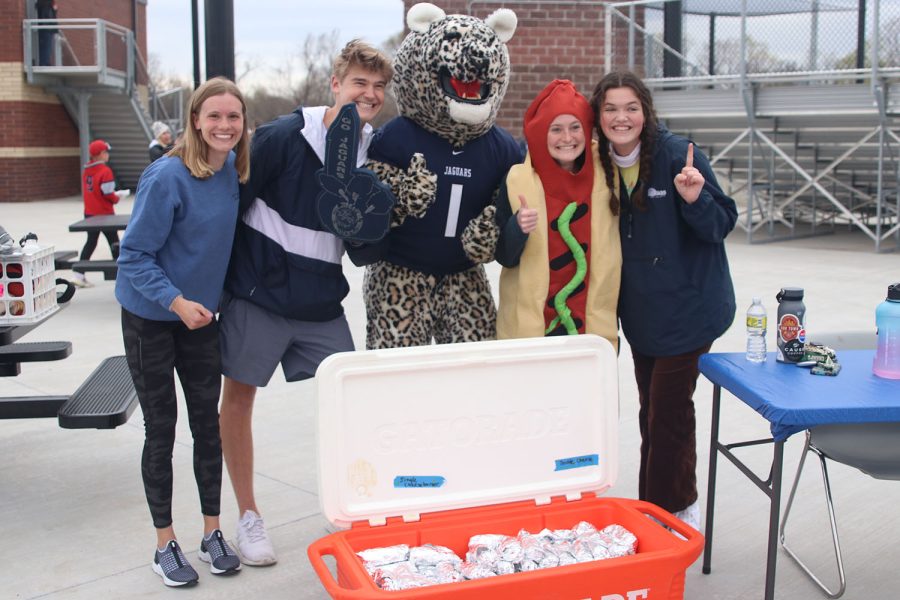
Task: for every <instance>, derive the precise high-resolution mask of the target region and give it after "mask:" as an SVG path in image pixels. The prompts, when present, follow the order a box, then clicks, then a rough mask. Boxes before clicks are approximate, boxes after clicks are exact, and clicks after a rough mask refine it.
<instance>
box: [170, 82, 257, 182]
mask: <svg viewBox="0 0 900 600" xmlns="http://www.w3.org/2000/svg"><path fill="white" fill-rule="evenodd" d="M223 94H231V95H232V96H234V97H235V98H237V99H238V100H240V102H241V114H242V115H243V117H244V125H243V131H242V132H241V139H240V140H238V143H237V145H236V146H235V147H234V153H235V156H236V157H235V161H234V168H235V169H236V170H237V172H238V179H239V180H240V182H241V183H246V182H247V179H249V178H250V134H249V133H248V131H247V104H246V103H245V102H244V96H243V95H242V94H241V91H240V90H239V89H238V87H237V86H236V85H235V84H234V82H233V81H230V80H228V79H225V78H224V77H213V78H212V79H210V80H208V81H206V82H204V83H203V84H201V85H200V87H198V88H197V89H196V90H194V93H193V94H191V98H190V100H188V110H187V112H186V114H185V116H184V133H183V134H182V135H181V137H180V138H179V139H178V142H177V143H176V144H175V147H174V148H173V149H172V150H171V151H170V152H169V154H168V155H169V156H177V157H179V158H180V159H181V160H182V161H183V162H184V166H186V167H187V168H188V170H189V171H190V172H191V175H193V176H194V177H196V178H197V179H206V178H208V177H212V176H213V175H214V174H215V171H214V170H213V168H212V167H211V166H209V163H208V162H206V158H207V155H208V152H209V145H208V144H207V143H206V141H205V140H204V139H203V136H202V135H201V134H200V132H199V131H198V130H197V128H196V127H195V126H194V117H195V116H199V115H200V107H202V106H203V103H204V102H206V101H207V100H208V99H209V98H212V97H213V96H221V95H223Z"/></svg>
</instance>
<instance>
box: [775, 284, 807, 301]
mask: <svg viewBox="0 0 900 600" xmlns="http://www.w3.org/2000/svg"><path fill="white" fill-rule="evenodd" d="M775 299H776V300H778V301H779V302H781V301H782V300H803V288H798V287H785V288H781V291H780V292H778V295H777V296H775Z"/></svg>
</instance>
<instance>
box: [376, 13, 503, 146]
mask: <svg viewBox="0 0 900 600" xmlns="http://www.w3.org/2000/svg"><path fill="white" fill-rule="evenodd" d="M406 24H407V25H408V26H409V29H410V33H409V35H407V36H406V39H404V40H403V44H401V45H400V48H399V50H397V56H396V57H395V58H394V69H395V75H394V81H393V90H394V96H395V97H396V98H397V106H398V108H399V110H400V114H401V115H403V116H405V117H408V118H410V119H412V120H413V121H415V122H416V123H417V124H419V125H420V126H422V127H424V128H425V129H427V130H428V131H431V132H432V133H434V134H436V135H438V136H440V137H442V138H444V139H446V140H448V141H450V143H452V144H453V145H454V146H462V145H463V144H465V143H466V142H467V141H469V140H471V139H474V138H477V137H478V136H480V135H482V134H483V133H485V132H486V131H487V130H489V129H490V128H491V127H493V125H494V121H495V120H496V119H497V111H498V110H499V109H500V102H501V101H502V100H503V96H504V95H505V94H506V87H507V85H508V84H509V53H508V52H507V50H506V42H508V41H509V40H510V39H511V38H512V36H513V34H514V33H515V31H516V24H517V21H516V14H515V13H514V12H513V11H511V10H509V9H506V8H501V9H499V10H497V11H496V12H494V13H493V14H491V15H490V16H489V17H488V18H487V19H485V20H484V21H482V20H481V19H476V18H475V17H470V16H466V15H447V14H445V13H444V11H443V10H441V9H440V8H438V7H437V6H435V5H433V4H428V3H421V4H416V5H415V6H413V7H412V8H410V9H409V13H408V14H407V15H406Z"/></svg>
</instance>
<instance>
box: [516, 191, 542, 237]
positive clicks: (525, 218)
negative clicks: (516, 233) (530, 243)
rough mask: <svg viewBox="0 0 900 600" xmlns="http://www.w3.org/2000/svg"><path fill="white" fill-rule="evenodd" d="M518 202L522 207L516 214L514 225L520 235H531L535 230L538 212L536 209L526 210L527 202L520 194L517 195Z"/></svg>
mask: <svg viewBox="0 0 900 600" xmlns="http://www.w3.org/2000/svg"><path fill="white" fill-rule="evenodd" d="M519 202H520V203H521V204H522V207H521V208H520V209H519V210H518V212H516V223H518V224H519V229H521V230H522V233H531V232H532V231H534V230H535V229H537V222H538V211H537V209H536V208H528V201H527V200H526V199H525V196H524V195H522V194H519Z"/></svg>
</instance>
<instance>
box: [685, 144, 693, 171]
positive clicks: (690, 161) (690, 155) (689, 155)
mask: <svg viewBox="0 0 900 600" xmlns="http://www.w3.org/2000/svg"><path fill="white" fill-rule="evenodd" d="M684 166H685V167H689V168H690V167H693V166H694V144H688V153H687V159H686V160H685V161H684Z"/></svg>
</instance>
